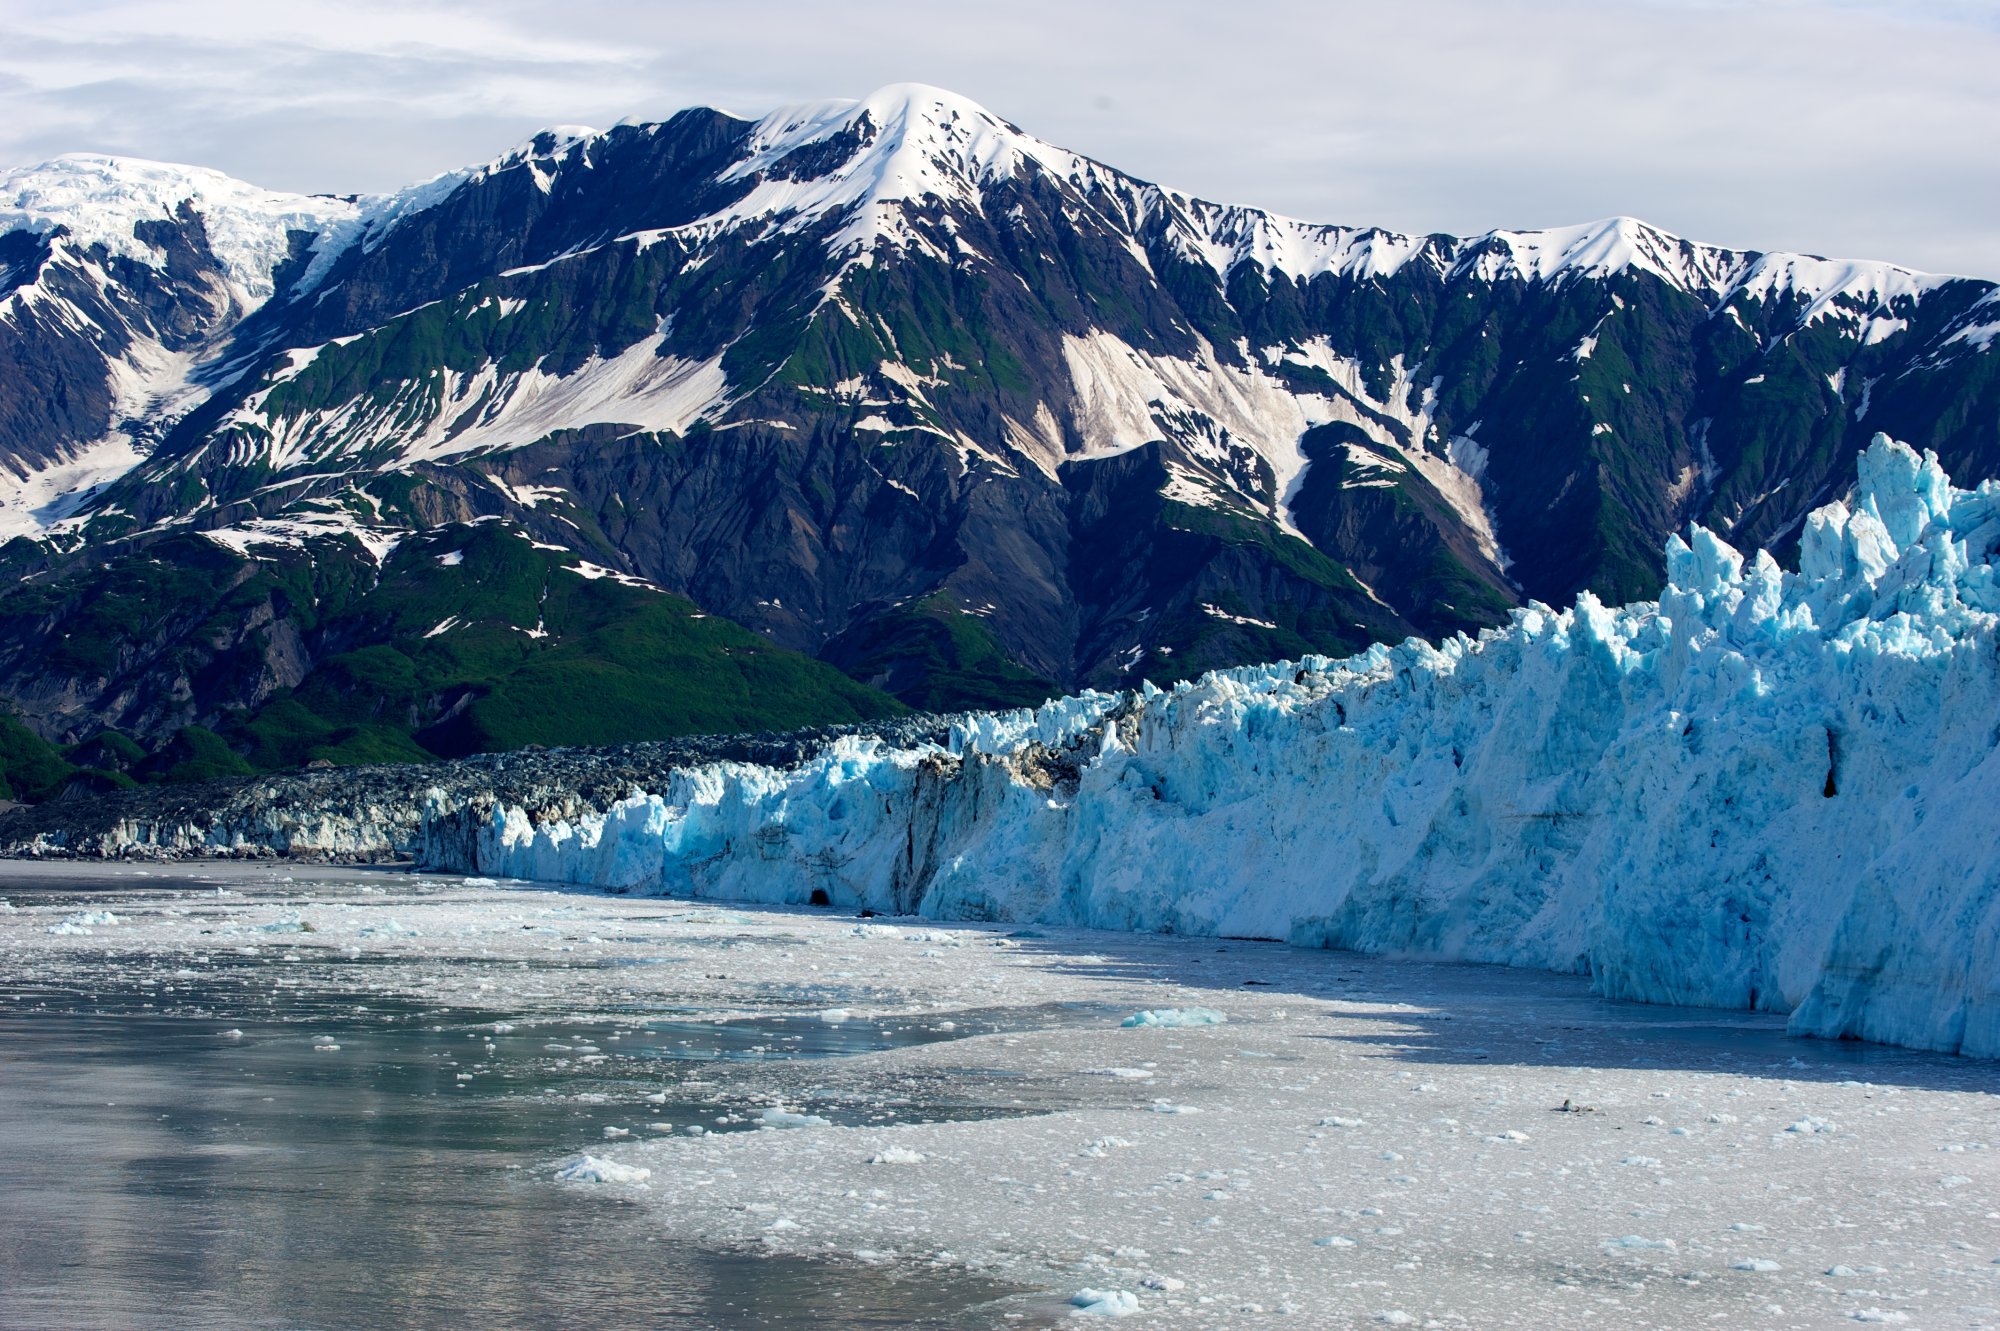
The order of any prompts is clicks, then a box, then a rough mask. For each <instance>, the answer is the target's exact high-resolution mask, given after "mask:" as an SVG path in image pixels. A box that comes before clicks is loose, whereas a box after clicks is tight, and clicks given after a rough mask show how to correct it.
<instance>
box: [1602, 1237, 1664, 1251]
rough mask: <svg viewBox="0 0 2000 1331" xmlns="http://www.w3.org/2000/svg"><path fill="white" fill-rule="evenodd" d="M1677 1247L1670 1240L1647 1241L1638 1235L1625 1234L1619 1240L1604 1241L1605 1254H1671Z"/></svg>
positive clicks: (1647, 1239)
mask: <svg viewBox="0 0 2000 1331" xmlns="http://www.w3.org/2000/svg"><path fill="white" fill-rule="evenodd" d="M1678 1247H1679V1245H1678V1244H1676V1243H1675V1242H1674V1241H1673V1240H1672V1239H1649V1238H1646V1237H1644V1236H1643V1235H1639V1234H1627V1235H1626V1236H1625V1237H1623V1238H1619V1239H1606V1240H1605V1241H1604V1250H1605V1251H1606V1252H1611V1253H1615V1252H1654V1251H1657V1252H1673V1251H1674V1250H1675V1249H1676V1248H1678Z"/></svg>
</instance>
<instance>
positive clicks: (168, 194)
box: [0, 153, 360, 308]
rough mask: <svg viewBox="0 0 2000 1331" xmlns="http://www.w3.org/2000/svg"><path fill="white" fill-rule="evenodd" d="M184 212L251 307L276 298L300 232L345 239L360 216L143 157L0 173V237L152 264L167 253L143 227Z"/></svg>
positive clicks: (350, 207) (315, 198)
mask: <svg viewBox="0 0 2000 1331" xmlns="http://www.w3.org/2000/svg"><path fill="white" fill-rule="evenodd" d="M183 208H186V209H188V210H191V211H192V212H194V213H195V214H197V215H198V216H199V217H200V218H201V221H202V228H203V230H204V232H205V233H206V235H207V239H208V246H209V249H210V251H211V252H212V253H213V254H214V255H215V257H216V260H217V261H218V262H219V263H220V264H221V265H222V269H223V271H224V273H225V274H226V275H227V277H228V280H229V282H230V284H231V285H232V286H233V287H234V288H236V294H237V296H238V300H239V303H240V304H242V305H244V306H245V307H246V308H249V307H254V306H256V305H259V304H262V303H263V302H264V301H265V300H268V299H269V298H270V296H271V294H272V290H273V284H272V274H273V273H274V272H275V271H276V269H277V268H278V266H279V265H280V264H281V263H283V262H284V261H285V259H286V258H288V257H289V256H290V254H291V252H292V235H293V233H294V232H305V233H307V234H309V235H313V236H324V235H326V234H327V233H329V232H342V231H345V230H346V229H348V228H350V227H352V226H353V224H354V223H355V221H356V219H357V217H358V215H359V212H360V208H359V205H357V204H356V203H354V202H353V201H350V200H346V199H337V198H329V197H325V196H322V195H306V194H288V193H285V192H283V191H279V190H267V189H263V188H260V187H259V186H256V185H251V184H248V183H246V182H244V181H241V180H237V179H235V178H233V177H231V176H227V175H224V174H223V173H222V172H220V171H214V170H210V169H209V168H207V167H200V166H182V165H178V164H175V163H170V162H152V161H146V160H144V159H142V158H136V157H112V156H105V155H101V154H96V153H70V154H66V155H64V156H62V157H57V158H55V159H53V160H51V161H47V162H43V163H41V164H40V165H38V166H29V167H19V168H15V169H13V170H8V171H4V172H0V232H6V231H19V230H28V231H33V232H36V233H38V234H44V235H46V234H48V233H50V232H53V231H55V230H57V229H59V228H60V229H61V230H62V231H64V232H66V233H67V235H68V237H69V239H70V241H71V242H72V243H73V244H74V245H76V246H77V247H78V248H80V249H88V248H90V247H91V246H93V245H102V246H103V247H104V248H105V250H106V251H108V252H109V253H111V254H113V255H117V256H120V257H123V258H127V259H133V260H136V261H138V262H140V263H144V264H147V265H149V266H152V267H159V266H161V265H162V264H163V263H164V262H165V256H164V253H163V252H162V250H161V249H160V248H159V247H158V246H156V245H153V244H149V243H148V242H147V241H145V240H143V239H141V238H140V236H139V234H138V233H139V229H140V227H141V226H142V224H144V223H146V222H156V221H169V220H172V219H174V218H175V217H177V216H178V215H179V214H180V213H181V211H182V210H183Z"/></svg>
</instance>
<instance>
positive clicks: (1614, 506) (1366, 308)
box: [0, 85, 2000, 798]
mask: <svg viewBox="0 0 2000 1331" xmlns="http://www.w3.org/2000/svg"><path fill="white" fill-rule="evenodd" d="M1996 338H2000V288H1996V287H1995V286H1994V285H1993V284H1992V283H1989V282H1984V281H1979V280H1974V279H1969V278H1954V277H1940V276H1932V275H1927V274H1922V273H1917V272H1914V271H1911V270H1908V269H1904V268H1898V267H1895V266H1893V265H1890V264H1886V263H1873V262H1839V261H1833V260H1826V259H1819V258H1813V257H1808V256H1802V255H1795V254H1782V253H1760V252H1752V251H1735V250H1729V249H1723V248H1718V247H1715V246H1710V245H1702V244H1696V243H1693V242H1690V241H1687V240H1683V239H1680V238H1678V237H1675V236H1672V235H1669V234H1667V233H1665V232H1663V231H1660V230H1658V229H1656V228H1653V227H1650V226H1648V225H1646V224H1644V223H1641V222H1638V221H1635V220H1633V219H1630V218H1614V219H1609V220H1606V221H1602V222H1596V223H1591V224H1588V225H1583V226H1576V227H1569V228H1561V229H1555V230H1539V231H1512V230H1495V231H1491V232H1488V233H1486V234H1484V235H1479V236H1472V237H1456V236H1446V235H1428V236H1411V235H1403V234H1398V233H1395V232H1391V231H1385V230H1381V229H1372V228H1354V227H1345V226H1329V225H1317V224H1311V223H1305V222H1300V221H1295V220H1292V219H1289V218H1285V217H1280V216H1277V215H1274V214H1271V213H1267V212H1262V211H1259V210H1256V209H1253V208H1245V207H1231V206H1224V205H1219V204H1214V203H1209V202H1206V201H1203V200H1200V199H1197V198H1193V197H1191V196H1189V195H1186V194H1184V193H1180V192H1178V191H1175V190H1172V189H1168V188H1165V187H1162V186H1158V185H1154V184H1150V183H1148V182H1145V181H1141V180H1138V179H1135V178H1133V177H1131V176H1128V175H1125V174H1123V173H1121V172H1119V171H1117V170H1115V169H1113V168H1111V167H1109V166H1107V165H1104V164H1102V163H1099V162H1096V161H1093V160H1091V159H1089V158H1087V157H1083V156H1080V155H1077V154H1075V153H1072V152H1068V151H1065V150H1063V149H1060V148H1057V147H1054V146H1052V145H1050V144H1047V143H1044V142H1042V141H1040V140H1038V139H1035V138H1033V137H1031V136H1030V135H1028V134H1026V133H1024V132H1023V131H1022V130H1020V129H1018V128H1016V127H1015V126H1013V125H1011V124H1009V123H1008V122H1006V121H1004V120H1002V119H1000V118H998V117H996V116H994V115H993V114H991V113H989V112H987V111H986V110H984V109H982V108H981V107H979V106H977V105H975V104H973V103H971V102H970V101H967V100H966V99H964V98H962V97H958V96H956V95H954V94H951V93H948V92H944V91H941V90H938V89H935V88H929V87H923V86H917V85H900V86H895V87H890V88H885V89H883V90H881V91H879V92H877V93H875V94H873V95H872V96H869V97H867V98H865V99H863V100H861V101H840V102H827V103H823V104H818V105H813V106H807V107H800V108H792V109H787V110H782V111H779V112H775V113H773V114H771V115H769V116H766V117H764V118H762V119H759V120H747V119H741V118H738V117H734V116H731V115H728V114H725V113H723V112H720V111H716V110H709V109H694V110H688V111H683V112H681V113H679V114H678V115H675V116H674V117H672V118H671V119H669V120H667V121H665V122H662V123H657V124H626V125H620V126H618V127H616V128H614V129H611V130H608V131H603V132H595V131H589V130H582V129H574V128H563V129H556V130H550V131H547V132H544V133H542V134H538V135H536V136H535V137H534V138H533V139H531V140H530V141H528V142H527V143H525V144H523V145H521V146H520V147H519V148H517V149H515V150H514V151H513V152H511V153H508V154H506V155H505V156H502V157H500V158H498V159H496V160H494V161H492V162H489V163H486V164H484V165H481V166H477V167H472V168H468V169H466V170H462V171H457V172H453V173H449V174H447V175H444V176H441V177H439V178H437V179H436V180H433V181H430V182H427V183H425V184H422V185H418V186H415V187H413V188H411V189H408V190H404V191H402V192H399V193H396V194H392V195H386V196H367V197H329V196H298V195H286V194H278V193H273V192H270V191H266V190H261V189H257V188H255V187H252V186H249V185H246V184H243V183H241V182H238V181H235V180H231V179H229V178H228V177H226V176H223V175H221V174H219V173H216V172H213V171H207V170H202V169H198V168H191V167H178V166H166V165H161V164H156V163H149V162H140V161H134V160H129V159H119V158H109V157H98V156H71V157H64V158H59V159H57V160H55V161H53V162H50V163H47V164H44V165H41V166H37V167H31V168H26V169H21V170H14V171H9V172H5V173H0V538H6V544H5V545H4V546H0V573H3V574H4V587H0V699H4V700H5V701H6V702H7V703H8V704H9V705H11V707H12V709H13V717H12V719H10V720H5V721H0V773H4V776H5V781H6V784H7V787H8V789H9V790H10V791H11V793H13V794H15V795H17V796H26V797H31V798H33V797H42V796H47V795H50V794H54V793H58V792H61V791H64V790H78V789H91V788H101V787H104V786H107V785H119V784H126V783H129V782H132V781H134V780H146V779H186V778H196V777H211V776H221V775H227V774H231V773H247V772H250V771H255V770H275V769H280V768H285V767H292V766H298V765H300V764H306V763H319V762H330V763H336V764H345V763H358V762H372V761H389V760H424V759H428V758H431V757H437V756H456V755H461V754H466V753H472V752H479V751H488V750H495V749H504V748H510V747H518V746H521V745H527V744H542V745H566V744H579V743H612V742H623V741H629V740H643V739H658V738H666V737H670V736H676V735H684V734H693V733H704V732H718V731H743V730H759V729H778V728H788V727H795V726H805V725H819V724H828V723H838V722H851V721H865V720H869V719H872V718H880V717H885V716H889V715H892V714H896V713H900V712H902V711H905V710H908V709H917V710H923V711H939V710H951V709H958V708H967V707H990V706H1012V705H1019V704H1026V703H1032V702H1038V701H1040V700H1041V699H1043V698H1045V697H1047V696H1049V695H1051V694H1053V693H1056V692H1059V691H1067V690H1072V689H1076V688H1079V687H1086V686H1088V687H1098V688H1118V687H1126V686H1132V685H1136V684H1137V683H1138V682H1140V681H1141V680H1152V681H1154V682H1157V683H1164V682H1166V681H1169V680H1173V679H1180V678H1187V677H1192V676H1194V675H1198V674H1200V673H1202V672H1204V671H1206V670H1210V669H1214V668H1218V667H1225V666H1234V665H1239V664H1243V663H1247V662H1254V661H1266V660H1272V659H1277V658H1280V657H1288V656H1297V655H1299V654H1302V653H1306V652H1320V653H1326V654H1330V655H1341V654H1345V653H1349V652H1352V651H1356V650H1359V649H1361V648H1363V647H1365V646H1366V645H1368V644H1369V643H1371V642H1378V641H1385V640H1397V639H1400V638H1403V637H1405V636H1409V635H1420V636H1425V637H1430V638H1437V637H1439V636H1442V635H1448V634H1451V633H1455V632H1477V631H1478V630H1480V629H1483V628H1488V627H1493V626H1497V625H1501V624H1504V623H1505V622H1507V620H1508V618H1509V616H1510V614H1511V613H1512V612H1513V611H1514V610H1515V609H1516V608H1518V607H1521V606H1523V605H1525V604H1528V603H1529V602H1531V601H1544V602H1554V603H1564V602H1567V601H1568V600H1569V599H1570V598H1572V597H1574V596H1575V595H1576V594H1577V593H1578V592H1581V591H1590V592H1593V593H1595V594H1596V595H1597V596H1599V597H1600V598H1602V599H1604V600H1607V601H1627V600H1634V599H1638V598H1642V597H1648V596H1652V595H1654V594H1656V593H1657V592H1658V590H1659V588H1660V586H1661V585H1662V581H1663V576H1664V569H1663V567H1662V564H1661V557H1660V555H1659V553H1658V552H1659V551H1660V550H1661V549H1662V548H1663V545H1664V541H1665V538H1666V536H1667V535H1668V534H1669V533H1671V532H1672V531H1674V530H1676V529H1677V528H1680V527H1682V526H1684V525H1685V524H1686V523H1688V522H1692V521H1698V522H1701V523H1703V524H1705V525H1706V526H1708V527H1710V528H1712V529H1714V530H1715V531H1717V532H1718V533H1720V534H1722V535H1723V536H1725V537H1726V538H1727V539H1729V540H1730V541H1732V542H1734V543H1736V544H1737V545H1739V546H1745V547H1749V546H1768V547H1771V548H1773V549H1775V550H1777V551H1779V552H1780V553H1781V555H1782V554H1783V553H1784V552H1785V551H1786V550H1787V549H1788V548H1789V547H1790V546H1791V545H1793V544H1795V542H1796V539H1797V534H1798V532H1799V530H1800V528H1801V525H1802V523H1803V520H1804V518H1805V515H1806V514H1807V513H1808V512H1810V511H1811V510H1812V509H1813V508H1815V507H1817V506H1819V505H1821V504H1823V503H1825V502H1827V501H1828V500H1830V499H1832V498H1835V497H1837V496H1839V495H1841V494H1843V493H1845V491H1846V490H1847V488H1848V486H1849V485H1850V484H1851V483H1852V481H1853V477H1854V457H1855V455H1856V453H1857V451H1858V450H1859V448H1860V447H1861V445H1862V444H1863V443H1865V442H1866V440H1867V439H1868V438H1869V437H1870V436H1871V435H1872V434H1874V433H1875V432H1876V431H1878V430H1879V431H1886V432H1887V433H1889V434H1891V435H1893V436H1895V437H1897V438H1899V439H1903V440H1907V441H1909V442H1911V443H1912V444H1915V445H1917V446H1919V447H1923V448H1930V449H1934V450H1936V451H1937V452H1938V453H1939V455H1940V457H1941V458H1942V460H1943V462H1944V465H1945V466H1946V468H1947V469H1948V470H1949V471H1950V472H1951V474H1952V475H1954V476H1956V477H1959V478H1961V479H1962V480H1965V479H1970V480H1978V479H1982V478H1988V477H1994V476H2000V380H1997V379H1996V368H1997V367H2000V350H1996V348H1995V345H1994V344H1995V340H1996Z"/></svg>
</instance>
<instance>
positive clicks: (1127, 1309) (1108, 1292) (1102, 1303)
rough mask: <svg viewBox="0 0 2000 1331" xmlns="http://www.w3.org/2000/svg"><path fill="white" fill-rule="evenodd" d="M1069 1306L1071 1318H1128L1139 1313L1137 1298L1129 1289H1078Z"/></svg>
mask: <svg viewBox="0 0 2000 1331" xmlns="http://www.w3.org/2000/svg"><path fill="white" fill-rule="evenodd" d="M1070 1306H1071V1307H1072V1308H1074V1309H1075V1311H1074V1312H1072V1313H1071V1314H1070V1316H1072V1317H1130V1316H1131V1315H1132V1314H1133V1313H1136V1312H1138V1311H1139V1296H1138V1295H1137V1294H1134V1293H1133V1292H1132V1291H1131V1290H1129V1289H1080V1290H1078V1291H1077V1292H1076V1295H1075V1297H1074V1298H1072V1299H1071V1300H1070Z"/></svg>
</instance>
